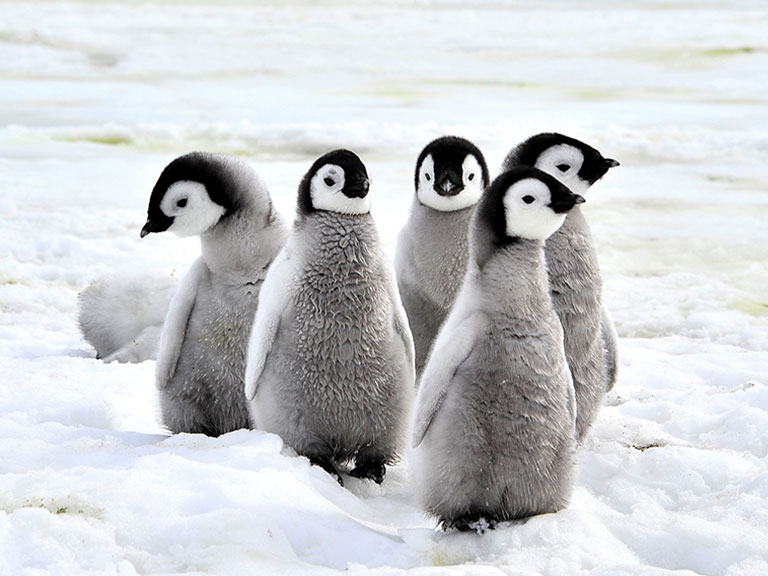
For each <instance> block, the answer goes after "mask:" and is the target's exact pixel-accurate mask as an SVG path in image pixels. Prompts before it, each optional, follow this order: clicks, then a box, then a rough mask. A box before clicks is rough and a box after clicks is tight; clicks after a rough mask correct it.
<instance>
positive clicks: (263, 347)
mask: <svg viewBox="0 0 768 576" xmlns="http://www.w3.org/2000/svg"><path fill="white" fill-rule="evenodd" d="M295 270H296V267H295V262H294V260H293V259H292V258H291V252H290V250H289V248H288V246H287V245H286V246H285V247H284V248H283V249H282V250H281V251H280V253H279V254H278V255H277V258H275V261H274V262H273V263H272V265H271V266H270V267H269V270H267V275H266V277H265V278H264V283H263V284H262V285H261V291H260V292H259V306H258V308H257V309H256V315H255V316H254V318H253V328H251V337H250V339H249V340H248V355H247V361H246V366H245V396H246V398H248V399H249V400H252V399H253V398H254V396H256V391H257V390H258V388H259V379H260V378H261V374H262V372H264V366H266V364H267V358H268V357H269V353H270V351H271V350H272V344H273V343H274V341H275V336H276V335H277V329H278V327H279V326H280V318H281V316H282V315H283V311H284V310H285V309H286V307H287V306H288V305H289V304H290V302H291V300H292V298H293V285H294V283H293V276H294V273H295Z"/></svg>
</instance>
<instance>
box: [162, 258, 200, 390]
mask: <svg viewBox="0 0 768 576" xmlns="http://www.w3.org/2000/svg"><path fill="white" fill-rule="evenodd" d="M206 272H207V267H206V265H205V262H204V261H203V259H202V258H198V259H197V260H196V261H195V262H194V264H192V267H191V268H190V269H189V271H188V272H187V274H186V275H185V276H184V278H183V279H182V281H181V283H180V285H179V289H178V290H177V291H176V294H174V295H173V299H172V300H171V305H170V306H169V308H168V313H167V314H166V316H165V322H164V323H163V330H162V332H161V334H160V346H159V349H158V352H157V366H156V367H155V385H156V386H157V389H158V390H162V389H163V388H165V387H166V386H167V385H168V382H170V380H171V378H173V375H174V373H175V372H176V364H177V363H178V361H179V355H180V354H181V347H182V345H183V344H184V337H185V336H186V333H187V323H188V322H189V316H190V314H191V313H192V309H193V308H194V307H195V299H196V298H197V289H198V286H199V284H200V280H201V279H202V278H203V276H204V275H205V274H206Z"/></svg>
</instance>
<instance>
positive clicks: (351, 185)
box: [344, 177, 371, 198]
mask: <svg viewBox="0 0 768 576" xmlns="http://www.w3.org/2000/svg"><path fill="white" fill-rule="evenodd" d="M370 187H371V181H370V180H368V178H365V177H362V178H359V179H358V180H353V181H351V182H347V184H346V186H344V196H347V197H348V198H365V197H366V196H367V195H368V190H369V189H370Z"/></svg>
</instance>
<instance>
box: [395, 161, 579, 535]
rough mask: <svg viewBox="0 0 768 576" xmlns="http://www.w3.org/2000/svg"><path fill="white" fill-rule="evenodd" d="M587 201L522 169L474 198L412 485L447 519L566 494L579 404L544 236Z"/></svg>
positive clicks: (517, 510)
mask: <svg viewBox="0 0 768 576" xmlns="http://www.w3.org/2000/svg"><path fill="white" fill-rule="evenodd" d="M583 201H584V199H583V198H582V197H581V196H578V195H575V194H573V193H572V192H570V191H569V190H568V189H567V188H566V187H565V186H563V185H562V184H560V183H559V182H558V181H557V180H555V179H554V178H552V177H551V176H549V175H548V174H545V173H543V172H541V171H540V170H537V169H536V168H531V167H521V168H517V169H514V170H512V171H509V172H505V173H502V174H501V175H500V176H498V177H497V178H496V179H495V180H494V182H493V183H492V184H491V186H490V187H489V188H488V189H487V190H486V192H485V194H484V196H483V198H482V199H481V200H480V204H479V205H478V207H477V211H476V213H475V216H474V218H473V220H472V223H471V226H470V257H469V261H468V266H467V268H468V269H467V275H466V277H465V279H464V283H463V285H462V287H461V290H460V292H459V294H458V296H457V298H456V304H455V305H454V307H453V309H452V310H451V313H450V314H449V316H448V318H447V319H446V321H445V324H444V325H443V327H442V328H441V330H440V333H439V335H438V337H437V339H436V340H435V345H434V348H433V350H432V353H431V355H430V358H429V361H428V362H427V366H426V367H425V369H424V374H423V376H422V380H421V384H420V386H419V392H418V397H417V402H416V413H415V420H414V426H413V445H414V451H413V453H412V455H411V456H412V457H411V459H410V465H411V468H412V470H413V474H414V480H415V485H416V491H417V494H418V496H419V498H420V500H421V503H422V505H423V506H424V508H425V509H426V510H427V512H429V513H430V514H432V515H434V516H436V517H437V518H438V519H439V521H440V522H441V523H442V525H443V526H444V527H446V528H449V527H456V528H459V529H469V528H474V527H475V526H482V525H485V524H486V523H488V524H490V525H493V524H494V523H495V522H498V521H504V520H511V519H515V518H523V517H527V516H531V515H534V514H541V513H545V512H554V511H556V510H560V509H561V508H563V507H564V506H566V504H567V503H568V500H569V497H570V493H571V490H572V484H573V475H574V466H575V461H574V458H575V450H576V442H575V438H574V427H575V421H576V407H575V400H574V397H573V396H574V394H573V383H572V380H571V375H570V373H569V371H568V366H567V364H566V360H565V352H564V350H563V332H562V327H561V326H560V322H559V320H558V318H557V314H555V311H554V309H553V307H552V299H551V297H550V294H549V286H548V283H547V272H546V267H545V264H544V240H545V239H546V238H547V237H548V236H550V235H551V234H552V233H553V232H554V231H555V230H557V228H558V227H559V226H560V225H561V224H562V223H563V221H564V220H565V215H566V213H567V212H568V210H570V209H571V208H572V207H573V206H574V205H575V204H577V203H581V202H583Z"/></svg>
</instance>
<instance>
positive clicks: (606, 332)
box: [600, 303, 619, 392]
mask: <svg viewBox="0 0 768 576" xmlns="http://www.w3.org/2000/svg"><path fill="white" fill-rule="evenodd" d="M600 334H601V336H602V339H603V354H604V355H605V391H606V392H608V391H610V390H612V389H613V386H614V385H615V384H616V378H617V376H618V372H619V351H618V339H619V336H618V334H617V333H616V327H615V326H614V324H613V320H611V315H610V314H609V312H608V308H607V307H606V305H605V303H603V305H602V307H601V308H600Z"/></svg>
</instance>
